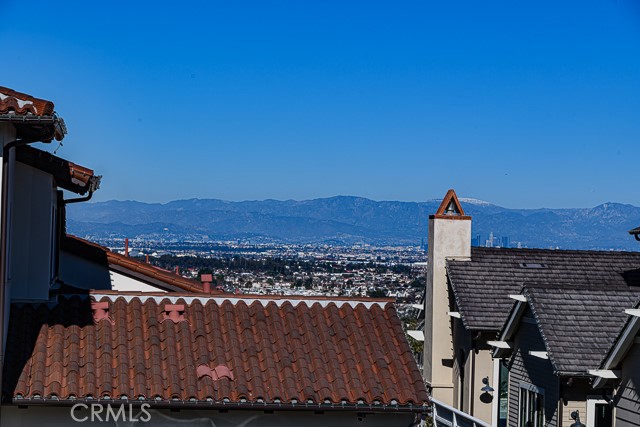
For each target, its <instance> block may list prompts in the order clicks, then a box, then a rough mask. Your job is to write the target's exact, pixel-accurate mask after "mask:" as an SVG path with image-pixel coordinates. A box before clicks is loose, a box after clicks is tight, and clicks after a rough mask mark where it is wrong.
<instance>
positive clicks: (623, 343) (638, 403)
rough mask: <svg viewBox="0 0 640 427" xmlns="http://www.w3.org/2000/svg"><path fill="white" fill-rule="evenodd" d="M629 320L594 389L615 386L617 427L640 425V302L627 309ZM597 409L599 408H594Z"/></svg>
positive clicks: (612, 349) (596, 380)
mask: <svg viewBox="0 0 640 427" xmlns="http://www.w3.org/2000/svg"><path fill="white" fill-rule="evenodd" d="M625 312H626V313H627V314H628V319H627V322H626V325H625V327H624V328H623V329H622V331H621V332H620V334H619V335H618V337H617V339H616V341H615V344H614V345H613V346H612V347H611V350H610V351H609V353H608V354H607V357H606V358H605V359H604V361H603V362H602V365H601V366H600V369H601V372H599V374H600V376H599V377H598V378H596V379H595V381H594V382H593V387H594V388H595V389H598V390H599V389H605V390H606V388H609V387H612V388H613V397H612V400H611V402H612V404H613V406H614V407H615V409H614V419H615V424H614V425H615V427H639V426H640V304H636V305H635V308H631V309H627V310H625ZM594 409H596V408H594Z"/></svg>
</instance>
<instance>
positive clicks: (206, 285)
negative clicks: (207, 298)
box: [200, 274, 213, 294]
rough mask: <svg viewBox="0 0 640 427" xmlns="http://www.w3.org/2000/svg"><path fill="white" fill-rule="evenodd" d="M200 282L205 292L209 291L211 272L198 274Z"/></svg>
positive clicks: (211, 279)
mask: <svg viewBox="0 0 640 427" xmlns="http://www.w3.org/2000/svg"><path fill="white" fill-rule="evenodd" d="M200 281H201V282H202V290H203V292H204V293H205V294H209V293H211V282H213V274H203V275H201V276H200Z"/></svg>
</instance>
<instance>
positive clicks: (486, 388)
mask: <svg viewBox="0 0 640 427" xmlns="http://www.w3.org/2000/svg"><path fill="white" fill-rule="evenodd" d="M482 384H484V387H482V388H481V389H480V391H482V392H484V393H493V391H494V390H493V387H491V386H490V385H489V377H484V378H483V379H482ZM576 427H578V426H576Z"/></svg>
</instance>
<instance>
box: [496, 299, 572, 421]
mask: <svg viewBox="0 0 640 427" xmlns="http://www.w3.org/2000/svg"><path fill="white" fill-rule="evenodd" d="M532 318H533V316H532V315H531V312H530V311H529V310H527V312H526V313H525V314H524V316H523V322H522V323H521V324H520V327H519V329H518V332H517V333H516V336H515V339H514V349H515V350H514V353H513V355H512V357H511V360H510V361H509V365H508V366H509V418H508V425H509V427H518V404H519V399H520V382H521V381H523V382H526V383H529V384H533V385H535V386H536V387H538V388H542V389H544V392H545V396H544V405H545V425H546V426H549V427H558V398H559V396H558V393H559V381H558V377H556V376H555V375H554V374H553V366H552V365H551V362H550V361H549V360H545V359H540V358H538V357H533V356H531V355H529V351H545V346H544V341H543V340H542V336H541V335H540V332H539V330H538V327H537V325H535V324H534V323H528V322H526V321H525V319H532Z"/></svg>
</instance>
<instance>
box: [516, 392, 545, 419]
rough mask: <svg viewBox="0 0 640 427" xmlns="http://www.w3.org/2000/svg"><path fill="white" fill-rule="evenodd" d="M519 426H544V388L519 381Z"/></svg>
mask: <svg viewBox="0 0 640 427" xmlns="http://www.w3.org/2000/svg"><path fill="white" fill-rule="evenodd" d="M518 418H519V420H520V427H543V426H544V390H543V389H541V388H539V387H536V386H534V385H532V384H528V383H520V400H519V403H518Z"/></svg>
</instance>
